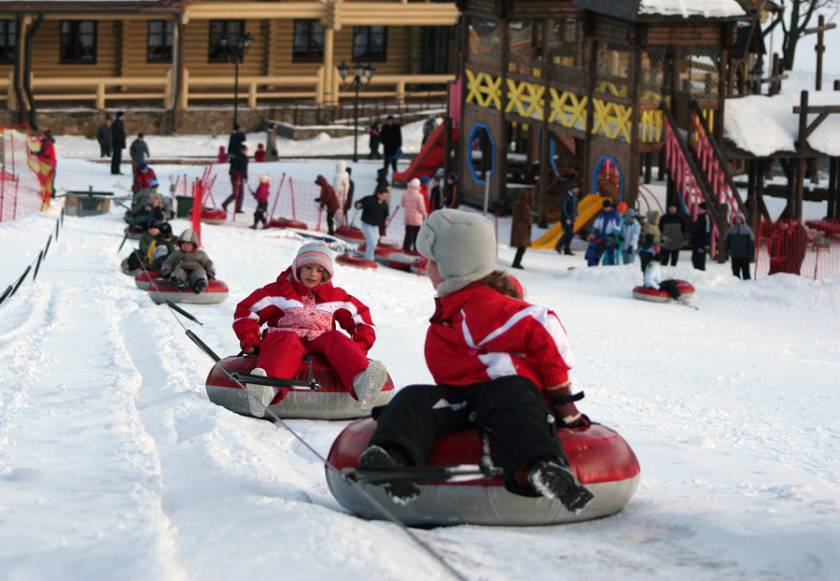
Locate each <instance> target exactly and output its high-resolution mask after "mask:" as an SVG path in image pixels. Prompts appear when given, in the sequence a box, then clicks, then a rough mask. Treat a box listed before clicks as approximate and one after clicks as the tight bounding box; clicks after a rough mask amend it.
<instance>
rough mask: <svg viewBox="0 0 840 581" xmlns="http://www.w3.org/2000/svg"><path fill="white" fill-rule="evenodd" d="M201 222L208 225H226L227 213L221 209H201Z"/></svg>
mask: <svg viewBox="0 0 840 581" xmlns="http://www.w3.org/2000/svg"><path fill="white" fill-rule="evenodd" d="M201 221H202V222H207V223H208V224H224V223H225V222H227V212H225V211H224V210H222V209H221V208H208V207H206V206H205V207H204V208H202V209H201Z"/></svg>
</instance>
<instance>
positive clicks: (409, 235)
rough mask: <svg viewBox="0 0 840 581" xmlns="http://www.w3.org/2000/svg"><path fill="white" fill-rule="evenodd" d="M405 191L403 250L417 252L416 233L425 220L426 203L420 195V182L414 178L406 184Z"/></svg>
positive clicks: (403, 204)
mask: <svg viewBox="0 0 840 581" xmlns="http://www.w3.org/2000/svg"><path fill="white" fill-rule="evenodd" d="M407 188H408V189H407V190H406V192H405V194H404V195H403V197H402V207H403V211H404V212H405V238H404V239H403V250H405V251H406V252H417V248H416V243H417V233H418V232H420V226H422V225H423V221H424V220H425V219H426V216H427V212H426V201H425V200H424V199H423V194H421V193H420V180H418V179H417V178H414V179H413V180H411V181H410V182H408V186H407Z"/></svg>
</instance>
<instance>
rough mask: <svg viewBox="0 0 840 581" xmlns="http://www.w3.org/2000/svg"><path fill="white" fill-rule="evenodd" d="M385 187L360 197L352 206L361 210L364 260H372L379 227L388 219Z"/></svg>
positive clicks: (377, 241) (377, 240)
mask: <svg viewBox="0 0 840 581" xmlns="http://www.w3.org/2000/svg"><path fill="white" fill-rule="evenodd" d="M388 194H389V192H388V190H387V189H379V190H377V191H376V193H375V194H374V195H372V196H367V197H366V198H362V199H361V200H359V201H358V202H356V203H355V204H353V206H354V207H355V208H356V209H357V210H361V211H362V233H363V234H364V235H365V260H373V258H374V256H375V254H374V253H375V252H376V245H377V244H378V243H379V229H380V228H381V227H382V225H383V224H385V222H387V220H388V211H389V210H388V202H387V201H386V200H387V198H388Z"/></svg>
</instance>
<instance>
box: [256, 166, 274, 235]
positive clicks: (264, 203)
mask: <svg viewBox="0 0 840 581" xmlns="http://www.w3.org/2000/svg"><path fill="white" fill-rule="evenodd" d="M253 195H254V198H256V200H257V209H256V210H254V225H253V226H251V230H256V229H257V224H259V223H260V222H262V225H263V228H265V227H266V225H267V224H268V218H266V216H265V213H266V212H267V211H268V197H269V196H270V195H271V176H269V175H268V174H263V175H261V176H260V185H258V186H257V189H256V190H255V191H254V194H253Z"/></svg>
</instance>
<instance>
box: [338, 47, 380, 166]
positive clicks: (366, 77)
mask: <svg viewBox="0 0 840 581" xmlns="http://www.w3.org/2000/svg"><path fill="white" fill-rule="evenodd" d="M373 72H374V68H373V65H372V64H370V63H368V64H366V65H363V64H362V63H356V64H355V65H354V66H353V76H352V78H351V77H350V67H348V66H347V64H345V63H344V62H342V63H341V65H339V67H338V74H339V75H340V76H341V82H342V83H344V84H345V85H348V86H352V87H353V91H354V97H353V127H354V129H353V163H356V162H357V161H359V91H361V89H362V87H364V86H367V85H369V84H370V80H371V79H372V78H373Z"/></svg>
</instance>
